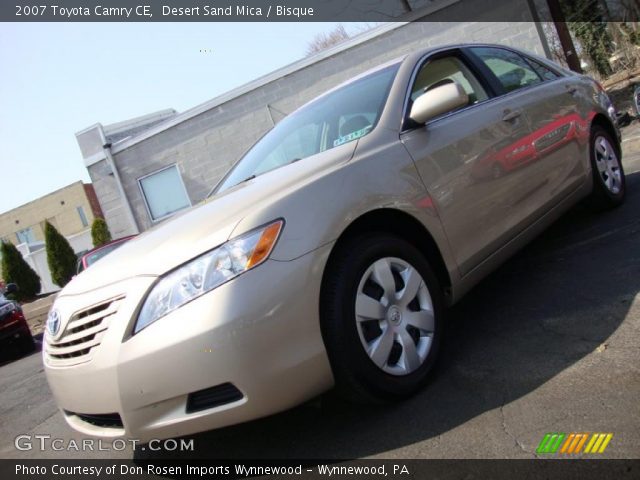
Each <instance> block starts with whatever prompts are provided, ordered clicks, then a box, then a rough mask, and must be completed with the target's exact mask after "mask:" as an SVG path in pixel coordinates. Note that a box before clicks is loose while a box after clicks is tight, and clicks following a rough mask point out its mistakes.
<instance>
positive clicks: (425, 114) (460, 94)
mask: <svg viewBox="0 0 640 480" xmlns="http://www.w3.org/2000/svg"><path fill="white" fill-rule="evenodd" d="M467 103H469V96H468V95H467V93H466V92H465V91H464V89H463V88H462V86H460V84H459V83H456V82H451V83H447V84H445V85H441V86H439V87H435V88H433V89H431V90H427V91H426V92H424V93H423V94H422V95H420V96H419V97H418V98H416V99H415V100H414V102H413V106H412V107H411V113H409V118H410V119H411V120H413V121H414V122H416V123H418V124H420V125H424V124H425V123H426V122H427V121H428V120H430V119H432V118H434V117H437V116H438V115H442V114H443V113H447V112H450V111H451V110H455V109H456V108H460V107H462V106H464V105H466V104H467Z"/></svg>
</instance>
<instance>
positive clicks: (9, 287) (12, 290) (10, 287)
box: [5, 283, 18, 295]
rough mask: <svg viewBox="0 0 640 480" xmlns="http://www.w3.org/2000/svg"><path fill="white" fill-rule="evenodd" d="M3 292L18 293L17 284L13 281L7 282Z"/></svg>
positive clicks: (8, 293)
mask: <svg viewBox="0 0 640 480" xmlns="http://www.w3.org/2000/svg"><path fill="white" fill-rule="evenodd" d="M5 293H6V294H7V295H11V294H13V293H18V285H16V284H15V283H8V284H7V287H6V288H5Z"/></svg>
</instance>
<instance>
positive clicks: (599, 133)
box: [586, 125, 627, 211]
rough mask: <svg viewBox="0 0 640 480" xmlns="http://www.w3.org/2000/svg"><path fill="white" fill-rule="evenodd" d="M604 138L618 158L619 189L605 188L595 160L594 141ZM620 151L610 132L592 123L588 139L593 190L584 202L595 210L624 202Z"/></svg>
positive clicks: (624, 185) (624, 182)
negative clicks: (615, 190)
mask: <svg viewBox="0 0 640 480" xmlns="http://www.w3.org/2000/svg"><path fill="white" fill-rule="evenodd" d="M600 138H604V139H605V140H606V141H607V142H608V143H609V145H611V146H612V147H613V149H614V151H615V154H616V156H617V159H618V164H619V172H620V185H619V191H617V192H613V191H611V190H610V189H609V188H607V186H606V183H605V180H604V179H603V177H602V175H601V174H600V171H599V170H598V165H597V162H596V153H595V146H596V142H597V141H598V140H599V139H600ZM621 153H622V152H621V151H620V146H619V143H618V142H617V141H616V140H615V139H614V138H612V137H611V134H609V132H608V131H607V130H606V129H604V128H603V127H601V126H600V125H594V126H593V127H592V129H591V138H590V140H589V155H590V159H591V174H592V175H593V190H592V191H591V194H590V195H589V196H588V197H587V198H586V203H587V205H588V206H589V207H591V208H592V209H593V210H596V211H603V210H609V209H611V208H615V207H617V206H619V205H621V204H622V203H624V200H625V195H626V191H627V188H626V181H625V175H624V168H623V166H622V155H621Z"/></svg>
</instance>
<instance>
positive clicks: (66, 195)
mask: <svg viewBox="0 0 640 480" xmlns="http://www.w3.org/2000/svg"><path fill="white" fill-rule="evenodd" d="M91 197H95V193H94V192H93V187H92V186H91V185H85V184H83V183H82V182H76V183H73V184H71V185H68V186H66V187H64V188H61V189H60V190H56V191H55V192H52V193H50V194H48V195H45V196H43V197H41V198H38V199H37V200H34V201H32V202H29V203H27V204H25V205H22V206H20V207H17V208H14V209H13V210H10V211H8V212H5V213H3V214H1V215H0V238H2V239H5V240H8V241H10V242H11V243H13V244H16V245H17V244H19V243H21V242H19V241H18V237H17V235H16V233H17V232H18V231H20V230H23V229H27V228H29V227H30V228H31V230H32V232H33V240H35V241H36V242H37V241H44V222H45V220H49V222H50V223H51V224H52V225H54V226H55V227H56V228H57V229H58V231H59V232H60V233H61V234H62V235H64V236H65V237H71V236H73V235H76V234H79V233H81V232H83V231H85V230H87V229H88V228H90V226H91V222H92V221H93V219H94V217H95V216H96V215H99V214H100V206H99V204H98V203H97V200H96V199H95V198H94V200H91ZM78 207H82V209H83V211H84V215H85V217H86V220H87V225H84V224H83V223H82V220H81V217H80V214H79V213H78V210H77V208H78Z"/></svg>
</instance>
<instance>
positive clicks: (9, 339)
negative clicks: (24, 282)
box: [0, 283, 36, 352]
mask: <svg viewBox="0 0 640 480" xmlns="http://www.w3.org/2000/svg"><path fill="white" fill-rule="evenodd" d="M17 291H18V287H17V285H16V284H15V283H10V284H8V285H7V290H6V292H5V293H7V294H11V293H15V292H17ZM5 343H6V344H16V345H18V346H19V347H20V349H21V350H23V351H25V352H32V351H33V350H34V349H35V346H36V345H35V343H34V341H33V336H32V335H31V330H29V325H28V324H27V320H26V319H25V318H24V314H23V313H22V308H21V307H20V304H19V303H18V302H14V301H13V300H8V299H7V298H5V297H4V295H3V294H2V293H0V344H1V345H4V344H5ZM3 350H4V347H3Z"/></svg>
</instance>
